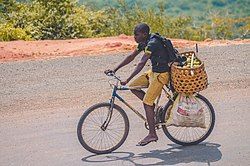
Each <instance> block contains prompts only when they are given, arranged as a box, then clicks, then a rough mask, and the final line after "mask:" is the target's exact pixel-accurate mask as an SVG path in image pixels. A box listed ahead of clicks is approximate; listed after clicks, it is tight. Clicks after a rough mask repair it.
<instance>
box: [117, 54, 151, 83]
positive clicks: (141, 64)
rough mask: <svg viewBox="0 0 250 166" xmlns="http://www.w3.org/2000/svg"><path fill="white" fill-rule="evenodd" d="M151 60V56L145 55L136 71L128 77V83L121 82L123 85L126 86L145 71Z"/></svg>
mask: <svg viewBox="0 0 250 166" xmlns="http://www.w3.org/2000/svg"><path fill="white" fill-rule="evenodd" d="M149 58H150V55H148V54H144V55H143V56H142V58H141V61H140V62H139V63H138V65H137V66H136V68H135V70H134V71H133V73H132V74H131V75H130V76H129V77H128V79H127V80H126V81H124V82H121V84H122V85H126V84H127V83H128V82H129V81H130V80H131V79H132V78H133V77H134V76H136V75H137V74H138V73H139V72H140V71H141V70H142V69H143V67H144V66H145V64H146V63H147V61H148V59H149Z"/></svg>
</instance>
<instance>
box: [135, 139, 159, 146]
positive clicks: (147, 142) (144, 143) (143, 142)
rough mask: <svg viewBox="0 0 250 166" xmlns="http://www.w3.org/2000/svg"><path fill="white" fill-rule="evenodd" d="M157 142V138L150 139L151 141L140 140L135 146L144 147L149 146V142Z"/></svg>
mask: <svg viewBox="0 0 250 166" xmlns="http://www.w3.org/2000/svg"><path fill="white" fill-rule="evenodd" d="M157 141H158V138H152V139H149V140H147V141H146V140H144V139H143V140H142V141H140V142H139V143H138V144H137V145H136V146H145V145H147V144H149V143H150V142H157Z"/></svg>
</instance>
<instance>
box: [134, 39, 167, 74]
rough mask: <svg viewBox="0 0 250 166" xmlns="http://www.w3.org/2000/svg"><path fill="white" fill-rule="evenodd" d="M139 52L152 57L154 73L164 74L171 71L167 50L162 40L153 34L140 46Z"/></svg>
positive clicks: (138, 47)
mask: <svg viewBox="0 0 250 166" xmlns="http://www.w3.org/2000/svg"><path fill="white" fill-rule="evenodd" d="M137 50H138V51H140V52H141V51H144V52H145V53H146V54H147V55H150V60H151V63H152V71H153V72H156V73H164V72H169V71H170V68H169V66H168V62H169V57H168V55H167V51H166V48H165V47H164V46H163V44H162V43H161V41H160V40H158V39H157V38H156V37H154V35H153V34H150V36H149V38H148V40H147V41H146V43H145V44H144V43H140V44H138V46H137ZM161 57H164V58H161ZM163 59H164V60H163Z"/></svg>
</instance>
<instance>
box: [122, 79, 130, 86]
mask: <svg viewBox="0 0 250 166" xmlns="http://www.w3.org/2000/svg"><path fill="white" fill-rule="evenodd" d="M128 82H129V81H128V80H125V81H121V85H123V86H124V85H126V84H127V83H128Z"/></svg>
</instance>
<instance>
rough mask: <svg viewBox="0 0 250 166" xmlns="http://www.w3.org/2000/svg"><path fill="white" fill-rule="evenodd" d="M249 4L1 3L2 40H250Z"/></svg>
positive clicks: (245, 0)
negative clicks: (144, 29) (141, 36)
mask: <svg viewBox="0 0 250 166" xmlns="http://www.w3.org/2000/svg"><path fill="white" fill-rule="evenodd" d="M249 6H250V1H249V0H200V1H198V2H195V1H192V0H155V1H150V0H84V1H83V0H80V1H74V0H50V1H48V0H19V1H16V0H0V41H10V40H44V39H72V38H86V37H103V36H116V35H119V34H126V35H132V34H133V28H134V26H135V25H136V24H138V23H140V22H146V23H148V24H149V25H150V27H151V30H152V32H159V33H161V34H162V35H165V36H167V37H170V38H183V39H190V40H204V39H206V38H212V39H234V38H250V34H249V30H250V9H249V8H248V7H249Z"/></svg>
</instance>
